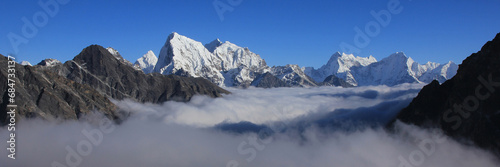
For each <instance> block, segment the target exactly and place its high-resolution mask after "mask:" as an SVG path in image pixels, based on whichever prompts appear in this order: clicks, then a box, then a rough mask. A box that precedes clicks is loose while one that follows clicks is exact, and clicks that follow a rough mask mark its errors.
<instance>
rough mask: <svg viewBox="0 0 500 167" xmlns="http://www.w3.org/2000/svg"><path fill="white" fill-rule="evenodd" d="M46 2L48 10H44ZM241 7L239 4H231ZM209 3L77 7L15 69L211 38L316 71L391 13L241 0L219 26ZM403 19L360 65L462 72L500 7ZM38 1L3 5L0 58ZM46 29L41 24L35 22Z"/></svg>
mask: <svg viewBox="0 0 500 167" xmlns="http://www.w3.org/2000/svg"><path fill="white" fill-rule="evenodd" d="M41 1H42V2H45V1H48V0H41ZM234 1H237V0H234ZM213 2H214V1H212V0H165V1H152V0H144V1H127V0H125V1H124V0H122V1H97V0H86V1H81V0H79V1H77V0H72V1H70V2H69V3H67V4H65V5H61V6H60V8H59V12H58V13H57V14H56V15H55V16H54V17H51V16H48V18H49V19H48V22H47V24H46V25H44V26H42V27H40V28H38V32H37V33H36V34H35V36H34V37H31V38H26V39H27V41H28V43H27V44H24V43H22V44H20V45H19V50H18V52H17V57H18V59H19V60H28V61H30V62H31V63H32V64H36V63H38V62H39V61H41V60H42V59H44V58H55V59H58V60H61V61H63V62H64V61H67V60H70V59H72V58H73V57H74V56H76V55H77V54H78V53H79V52H80V51H81V50H82V49H83V48H85V47H86V46H88V45H90V44H99V45H102V46H104V47H113V48H115V49H117V50H118V51H119V52H120V53H121V54H122V55H123V56H124V57H125V58H126V59H128V60H130V61H132V62H134V61H135V59H137V58H139V57H140V56H142V55H143V54H145V53H146V52H147V51H148V50H153V51H154V52H155V53H156V54H159V51H160V49H161V47H162V45H163V44H164V43H165V40H166V38H167V36H168V35H169V34H170V33H171V32H174V31H175V32H178V33H179V34H181V35H185V36H187V37H190V38H192V39H195V40H197V41H200V42H202V43H208V42H210V41H212V40H214V39H215V38H220V39H221V40H222V41H231V42H232V43H235V44H237V45H239V46H243V47H248V48H249V49H250V50H251V51H253V52H255V53H257V54H260V55H261V57H263V58H264V59H266V61H267V62H268V64H269V65H271V66H272V65H285V64H299V65H300V66H314V67H320V66H321V65H322V64H324V63H326V61H327V60H328V59H329V57H330V56H331V55H332V54H333V53H334V52H337V51H342V49H341V48H340V46H339V45H340V44H341V43H342V42H345V43H348V44H351V45H354V46H355V43H354V37H355V36H356V32H355V31H354V27H356V26H357V27H360V28H361V29H362V30H364V29H365V25H367V24H368V23H369V22H370V21H375V20H376V19H374V17H373V16H372V15H371V14H370V11H372V10H374V11H376V12H378V11H381V10H387V4H388V2H390V1H389V0H381V1H378V0H377V1H376V2H375V1H373V0H370V1H368V0H367V1H343V0H342V1H341V0H330V1H298V0H287V1H274V0H242V2H241V3H240V4H233V5H236V6H231V4H229V3H228V1H227V0H220V2H222V4H226V5H229V6H231V8H233V10H232V11H226V12H225V13H224V14H223V16H224V20H222V21H221V20H220V18H219V15H218V14H217V12H216V9H215V8H214V6H213ZM400 6H401V7H402V10H401V12H400V13H399V14H392V16H391V21H390V23H389V24H388V25H387V26H386V27H383V26H382V27H381V28H380V33H378V34H377V35H375V36H374V37H370V43H369V44H368V45H367V46H366V47H362V48H360V51H361V52H360V53H358V54H356V55H357V56H362V57H366V56H369V55H373V56H374V57H375V58H377V60H381V59H382V58H384V57H387V56H388V55H390V54H391V53H394V52H398V51H403V52H405V53H406V55H407V56H409V57H412V58H413V59H415V60H416V61H417V62H419V63H425V62H427V61H434V62H439V63H444V62H447V61H449V60H451V61H454V62H456V63H461V62H462V60H463V59H464V58H466V57H467V56H469V55H470V54H471V53H473V52H476V51H478V50H479V49H480V48H481V46H482V45H483V44H484V43H485V42H486V41H488V40H491V39H492V38H493V37H494V36H495V35H496V33H498V32H500V1H499V0H481V1H469V0H447V1H435V0H413V1H410V0H400ZM41 11H43V9H42V7H40V6H39V5H38V1H28V0H4V1H1V2H0V18H1V27H0V37H1V39H0V53H1V54H4V55H7V54H9V53H16V52H15V50H14V49H13V47H12V45H11V42H10V41H9V38H8V37H7V36H8V34H9V33H10V32H12V33H14V34H17V35H20V36H23V33H22V27H23V25H24V23H23V21H22V18H23V17H26V18H28V20H30V22H32V20H33V16H42V15H43V14H40V13H39V12H41ZM38 18H39V19H38V20H41V21H43V17H38Z"/></svg>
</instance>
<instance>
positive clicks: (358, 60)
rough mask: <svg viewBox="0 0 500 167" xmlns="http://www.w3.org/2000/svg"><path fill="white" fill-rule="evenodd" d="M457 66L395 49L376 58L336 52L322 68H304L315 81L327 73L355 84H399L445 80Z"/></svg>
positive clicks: (451, 75)
mask: <svg viewBox="0 0 500 167" xmlns="http://www.w3.org/2000/svg"><path fill="white" fill-rule="evenodd" d="M457 68H458V65H456V64H455V63H453V62H449V63H447V64H444V65H441V64H439V63H433V62H428V63H426V64H423V65H422V64H418V63H417V62H415V61H414V60H413V59H412V58H410V57H407V56H406V55H405V54H404V53H403V52H396V53H394V54H391V55H390V56H389V57H386V58H384V59H382V60H381V61H377V60H376V59H375V58H373V57H372V56H370V57H367V58H362V57H354V56H353V55H348V54H344V53H342V54H340V53H338V52H337V53H335V54H334V55H333V56H332V57H331V58H330V60H329V61H328V63H327V64H325V65H323V66H322V67H321V68H319V69H314V68H312V67H305V68H303V69H304V71H305V73H306V74H307V75H309V76H311V77H312V78H313V79H314V80H316V82H322V81H323V80H324V78H326V77H327V76H328V75H336V76H337V77H339V78H342V79H344V80H345V81H347V82H348V83H350V84H352V85H355V86H364V85H389V86H392V85H397V84H402V83H428V82H431V81H432V80H434V79H437V80H438V81H440V82H444V81H445V80H447V79H450V78H451V77H453V76H454V75H455V74H456V69H457Z"/></svg>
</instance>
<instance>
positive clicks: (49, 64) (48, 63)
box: [37, 59, 62, 67]
mask: <svg viewBox="0 0 500 167" xmlns="http://www.w3.org/2000/svg"><path fill="white" fill-rule="evenodd" d="M58 64H62V63H61V61H59V60H56V59H45V60H42V61H40V63H38V64H37V65H38V66H45V67H52V66H55V65H58Z"/></svg>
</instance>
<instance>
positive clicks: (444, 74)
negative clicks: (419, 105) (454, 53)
mask: <svg viewBox="0 0 500 167" xmlns="http://www.w3.org/2000/svg"><path fill="white" fill-rule="evenodd" d="M457 70H458V65H457V64H455V63H453V62H452V61H450V62H448V63H446V64H441V65H439V64H438V66H437V67H436V68H434V69H433V70H430V71H429V72H426V73H424V74H423V75H422V76H420V77H419V78H418V80H420V81H422V82H425V83H430V82H431V81H432V80H438V81H439V83H443V82H444V81H446V80H448V79H451V78H452V77H453V76H455V74H457Z"/></svg>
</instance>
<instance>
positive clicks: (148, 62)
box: [134, 50, 158, 74]
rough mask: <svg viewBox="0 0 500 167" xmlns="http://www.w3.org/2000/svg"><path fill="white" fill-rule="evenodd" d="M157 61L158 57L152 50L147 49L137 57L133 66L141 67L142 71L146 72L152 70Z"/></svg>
mask: <svg viewBox="0 0 500 167" xmlns="http://www.w3.org/2000/svg"><path fill="white" fill-rule="evenodd" d="M157 62H158V57H156V55H155V53H154V52H153V51H152V50H149V51H148V52H147V53H146V54H144V55H143V56H142V57H141V58H139V59H137V60H136V61H135V63H134V67H136V68H139V69H141V70H142V71H144V73H146V74H148V73H151V72H153V70H154V68H155V65H156V63H157Z"/></svg>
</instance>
